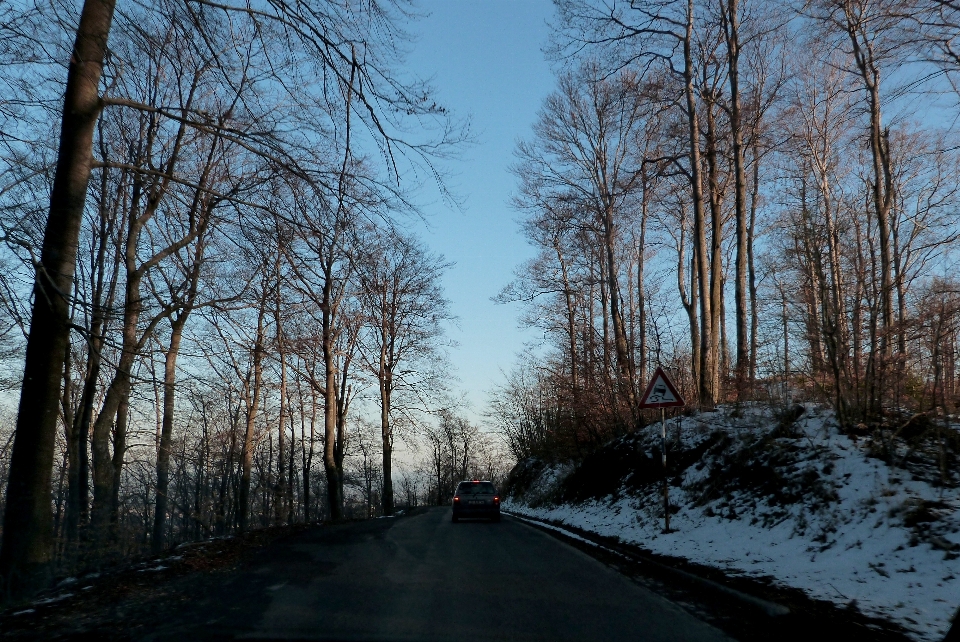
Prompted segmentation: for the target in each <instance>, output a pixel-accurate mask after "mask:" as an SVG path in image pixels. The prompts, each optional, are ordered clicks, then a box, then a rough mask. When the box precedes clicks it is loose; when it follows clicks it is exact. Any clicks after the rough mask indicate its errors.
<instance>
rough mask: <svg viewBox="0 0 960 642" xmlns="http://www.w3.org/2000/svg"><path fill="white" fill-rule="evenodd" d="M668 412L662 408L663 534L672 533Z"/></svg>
mask: <svg viewBox="0 0 960 642" xmlns="http://www.w3.org/2000/svg"><path fill="white" fill-rule="evenodd" d="M666 413H667V411H666V410H664V409H663V408H662V407H661V408H660V452H662V453H663V457H662V459H663V532H664V533H669V532H670V490H669V484H667V419H666Z"/></svg>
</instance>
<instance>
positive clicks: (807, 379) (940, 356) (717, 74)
mask: <svg viewBox="0 0 960 642" xmlns="http://www.w3.org/2000/svg"><path fill="white" fill-rule="evenodd" d="M555 6H556V9H557V15H556V19H555V21H554V23H552V25H553V37H552V40H551V43H550V47H549V48H548V50H547V53H548V55H549V56H551V57H552V59H553V60H554V61H556V63H557V64H556V67H555V68H556V69H557V72H556V85H555V90H554V92H553V93H552V94H551V95H550V96H549V97H548V98H547V99H546V100H545V101H544V102H543V105H542V107H541V110H540V112H539V115H538V118H537V120H536V122H535V124H534V126H533V132H532V134H531V135H530V136H528V137H527V138H525V139H523V140H521V141H520V142H519V143H518V145H517V148H516V162H515V164H514V174H515V176H516V182H517V190H516V195H515V199H514V205H515V207H516V208H517V210H518V212H519V214H520V219H521V223H522V226H523V233H524V234H525V235H526V237H527V239H528V241H529V243H530V244H531V245H532V246H533V247H534V248H535V249H536V252H537V254H536V256H535V258H533V259H532V260H530V261H528V262H526V263H524V264H523V265H521V266H519V267H518V268H517V270H516V278H515V279H514V281H513V282H511V283H510V284H508V285H507V286H506V287H504V288H503V290H502V291H501V293H500V295H499V297H498V300H499V301H501V302H504V303H512V304H515V305H520V306H521V308H522V310H523V314H524V317H523V321H524V323H525V324H526V325H527V326H529V327H532V328H537V329H539V330H541V331H542V334H543V337H544V339H543V342H542V345H538V346H533V347H531V353H532V354H536V355H537V358H525V359H523V360H522V361H521V362H519V363H518V365H517V366H516V367H515V368H514V369H513V371H512V372H511V373H510V374H509V376H508V377H507V380H506V381H505V382H504V383H503V384H502V385H500V386H499V387H498V388H497V389H496V390H495V391H494V392H493V394H492V398H491V409H490V413H491V418H492V419H493V420H494V421H495V422H496V423H497V425H498V426H499V429H500V430H501V431H502V433H503V434H504V435H505V436H506V438H507V440H508V443H509V446H510V449H511V451H512V453H513V455H514V456H515V457H516V458H517V460H522V459H523V458H525V457H529V456H532V455H533V456H538V457H546V458H548V459H551V460H556V459H560V460H563V459H566V458H574V459H576V458H578V457H582V456H583V455H584V454H585V453H589V452H591V450H593V449H595V448H596V447H597V446H599V445H600V444H603V443H604V442H606V441H608V440H609V439H611V438H614V437H617V436H620V435H623V434H625V433H628V432H631V431H632V430H635V429H636V428H637V427H638V426H642V425H644V424H645V423H647V422H650V421H653V420H659V413H656V417H654V415H653V414H651V411H645V410H643V409H642V408H641V401H642V400H641V399H640V397H641V395H642V394H643V392H644V389H645V386H646V384H647V381H648V379H649V377H650V375H651V374H652V373H653V371H654V370H655V368H656V367H657V366H662V367H664V368H665V369H667V371H668V372H670V373H671V375H672V377H673V378H674V380H675V381H676V382H677V383H678V385H679V387H680V390H681V393H682V394H683V396H684V397H685V400H686V401H687V404H688V409H687V411H688V412H689V411H695V410H697V409H700V410H710V409H713V408H714V407H716V406H717V405H718V404H732V408H733V409H734V412H736V408H738V407H742V404H748V403H772V404H774V405H775V406H779V407H789V405H790V404H791V403H795V402H798V401H808V402H818V403H821V404H825V405H827V406H828V407H832V408H833V411H834V412H835V416H836V420H837V422H838V423H839V424H840V426H841V427H842V428H843V430H845V431H850V432H852V433H854V434H859V435H864V436H869V437H870V438H871V439H873V443H875V444H877V449H878V451H879V453H878V454H879V455H880V456H882V457H884V458H887V459H890V458H893V457H894V453H895V452H897V451H898V447H897V446H896V444H900V443H901V442H902V440H903V439H904V438H907V437H909V438H910V439H911V440H913V441H912V442H911V445H910V446H909V448H908V449H907V452H908V454H909V453H911V452H914V451H915V450H917V449H923V448H926V449H927V450H931V451H932V452H933V453H934V455H933V458H934V460H935V465H936V466H937V467H939V470H940V478H941V481H942V482H943V483H947V482H948V481H949V479H950V476H949V475H948V467H952V466H955V461H956V459H955V458H956V454H957V453H958V452H960V439H958V435H957V433H956V430H955V429H954V428H952V427H951V426H950V417H951V416H952V417H956V415H957V412H958V409H960V408H958V403H960V387H958V370H957V367H958V361H957V356H958V335H960V280H958V277H957V274H956V267H957V265H960V262H958V261H960V256H958V250H960V244H958V238H960V218H958V215H960V210H958V206H960V181H958V169H960V156H958V151H960V148H958V138H957V130H956V117H957V114H958V97H960V95H958V93H957V80H958V79H960V76H958V72H960V49H958V41H957V38H958V37H960V3H957V2H953V1H950V0H918V1H913V0H904V1H900V0H879V1H878V0H808V1H803V2H791V1H788V0H782V1H779V2H768V1H763V2H761V1H759V0H706V1H699V0H696V1H695V0H687V1H670V0H649V1H645V2H629V1H620V0H557V1H556V2H555ZM954 421H955V420H954ZM895 442H896V444H895ZM898 456H899V455H898Z"/></svg>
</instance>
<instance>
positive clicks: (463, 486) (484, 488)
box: [457, 482, 497, 495]
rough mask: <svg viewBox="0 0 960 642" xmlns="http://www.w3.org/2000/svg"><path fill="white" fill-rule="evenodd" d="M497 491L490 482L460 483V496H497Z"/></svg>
mask: <svg viewBox="0 0 960 642" xmlns="http://www.w3.org/2000/svg"><path fill="white" fill-rule="evenodd" d="M496 492H497V489H496V488H494V487H493V484H492V483H490V482H476V483H474V482H460V486H459V487H458V488H457V494H458V495H495V494H496Z"/></svg>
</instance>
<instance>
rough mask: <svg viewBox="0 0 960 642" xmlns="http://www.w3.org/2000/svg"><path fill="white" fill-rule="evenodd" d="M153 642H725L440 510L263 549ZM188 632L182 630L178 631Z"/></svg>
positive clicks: (555, 553)
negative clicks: (186, 640)
mask: <svg viewBox="0 0 960 642" xmlns="http://www.w3.org/2000/svg"><path fill="white" fill-rule="evenodd" d="M204 602H205V603H204V604H197V605H195V608H196V609H198V610H200V611H202V612H203V613H204V614H206V615H208V616H209V619H206V620H205V621H204V622H203V624H202V625H200V626H194V625H188V624H187V623H186V622H183V623H182V625H177V624H176V623H171V627H164V628H166V630H165V631H157V632H156V635H155V636H149V637H150V638H152V639H173V638H183V636H188V637H195V638H208V639H209V638H217V639H224V638H225V637H228V636H229V637H232V636H236V638H239V639H254V640H255V639H260V640H263V639H269V640H277V639H288V640H289V639H297V640H343V641H346V640H363V641H377V640H383V641H406V640H417V641H431V642H432V641H447V640H450V641H454V640H457V641H461V640H463V641H469V640H517V641H527V640H545V641H546V640H549V641H561V640H597V641H600V640H602V641H604V642H613V641H616V640H631V641H645V640H650V641H654V640H664V641H666V640H671V641H676V640H702V641H714V640H716V641H719V640H728V639H729V638H727V637H726V636H725V635H724V634H723V633H721V632H720V631H719V630H717V629H715V628H713V627H711V626H709V625H708V624H705V623H703V622H701V621H699V620H697V619H695V618H694V617H693V616H691V615H690V614H688V613H687V612H686V611H684V610H683V609H681V608H680V607H678V606H676V605H674V604H672V603H671V602H669V601H667V600H666V599H664V598H662V597H660V596H658V595H656V594H654V593H652V592H651V591H649V590H648V589H645V588H643V587H641V586H639V585H637V584H635V583H634V582H632V581H631V580H629V579H628V578H626V577H624V576H622V575H620V574H619V573H617V572H616V571H614V570H612V569H610V568H608V567H607V566H605V565H604V564H601V563H600V562H598V561H596V560H594V559H593V558H591V557H589V556H587V555H585V554H584V553H582V552H580V551H578V550H576V549H575V548H572V547H570V546H567V545H566V544H564V543H562V542H560V541H558V540H557V539H554V538H553V537H550V536H549V535H547V534H545V533H543V532H541V531H539V530H537V529H535V528H532V527H530V526H527V525H525V524H523V523H522V522H520V521H518V520H514V519H511V518H510V517H508V516H504V518H503V521H502V522H500V523H499V524H495V523H488V522H479V521H461V522H460V523H458V524H453V523H451V521H450V510H449V509H430V510H427V511H422V512H420V513H419V514H416V515H411V516H408V517H401V518H398V519H379V520H369V521H366V522H355V523H351V524H344V525H339V526H323V527H320V528H315V529H311V530H309V531H307V532H305V533H303V534H301V535H298V536H296V537H292V538H289V539H287V540H285V541H281V542H277V543H275V544H273V545H272V546H271V547H270V548H269V549H268V551H267V553H266V554H265V555H264V556H263V558H262V559H260V560H258V561H257V563H256V564H254V565H253V566H252V567H251V568H249V569H248V570H247V571H245V572H244V573H243V574H241V575H240V576H238V577H237V578H236V579H235V580H234V581H233V582H231V583H230V584H228V585H227V586H225V587H224V588H223V590H222V591H220V592H219V594H218V595H210V596H209V597H208V599H207V600H205V601H204ZM189 619H195V618H189Z"/></svg>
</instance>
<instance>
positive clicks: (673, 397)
mask: <svg viewBox="0 0 960 642" xmlns="http://www.w3.org/2000/svg"><path fill="white" fill-rule="evenodd" d="M685 405H686V402H685V401H684V400H683V397H681V396H680V393H679V392H677V387H676V386H675V385H673V382H672V381H670V377H668V376H667V373H666V372H664V371H663V368H661V367H660V366H657V369H656V371H655V372H654V373H653V378H651V379H650V383H649V384H647V391H646V392H644V393H643V397H641V398H640V407H641V408H675V407H680V406H685Z"/></svg>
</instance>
